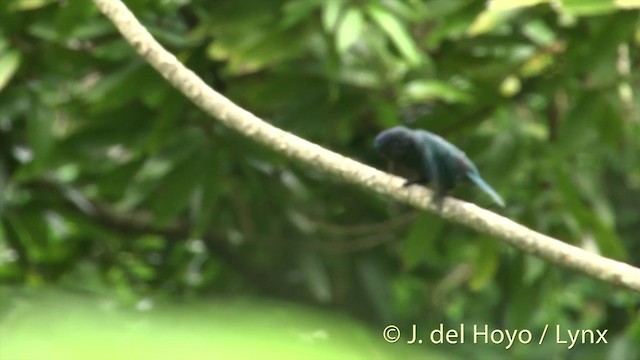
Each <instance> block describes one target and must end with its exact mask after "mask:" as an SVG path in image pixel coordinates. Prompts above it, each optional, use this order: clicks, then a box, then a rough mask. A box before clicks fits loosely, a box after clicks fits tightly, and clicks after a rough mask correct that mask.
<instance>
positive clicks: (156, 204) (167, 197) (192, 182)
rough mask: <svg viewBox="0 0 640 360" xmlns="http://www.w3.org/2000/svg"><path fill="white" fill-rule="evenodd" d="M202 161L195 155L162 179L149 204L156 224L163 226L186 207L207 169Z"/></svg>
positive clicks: (199, 155) (200, 156)
mask: <svg viewBox="0 0 640 360" xmlns="http://www.w3.org/2000/svg"><path fill="white" fill-rule="evenodd" d="M202 160H203V156H202V154H201V153H199V154H195V156H192V157H189V158H186V159H185V160H184V161H183V162H182V163H180V164H177V166H175V167H174V168H173V169H172V171H171V172H170V173H169V174H167V175H166V176H164V177H163V179H162V182H161V183H160V184H159V186H158V187H157V188H156V191H155V194H153V196H152V197H151V204H150V206H151V209H152V210H153V214H154V216H155V219H156V221H157V223H159V224H165V223H166V222H167V221H169V220H171V219H172V218H173V217H174V216H176V215H177V214H179V213H180V212H182V211H183V210H184V209H185V208H186V207H187V205H188V204H189V202H190V201H191V200H192V196H193V194H194V191H196V189H197V187H198V186H199V184H200V183H201V180H202V176H203V175H204V172H205V170H206V167H207V164H206V163H204V162H203V161H202Z"/></svg>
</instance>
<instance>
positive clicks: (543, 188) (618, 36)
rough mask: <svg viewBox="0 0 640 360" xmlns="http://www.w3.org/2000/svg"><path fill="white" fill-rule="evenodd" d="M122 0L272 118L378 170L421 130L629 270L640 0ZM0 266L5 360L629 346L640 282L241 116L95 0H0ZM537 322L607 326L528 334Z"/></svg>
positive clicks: (528, 216) (513, 199)
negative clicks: (331, 173) (539, 253)
mask: <svg viewBox="0 0 640 360" xmlns="http://www.w3.org/2000/svg"><path fill="white" fill-rule="evenodd" d="M126 3H127V5H128V6H129V7H130V8H131V9H132V11H133V12H134V13H135V14H136V16H138V18H139V19H140V20H141V21H142V23H143V24H144V25H145V26H147V27H148V29H149V30H150V31H151V33H152V34H153V35H154V36H155V37H156V38H157V39H158V40H159V41H160V42H161V43H162V44H163V45H164V46H166V47H167V49H168V50H169V51H171V52H172V53H174V54H175V55H176V56H177V57H178V58H179V59H180V60H181V61H182V62H183V63H185V64H186V65H187V66H188V67H189V68H190V69H192V70H193V71H195V72H196V73H197V74H198V75H199V76H201V77H202V78H203V79H204V80H205V81H206V82H207V83H209V84H211V86H212V87H214V88H215V89H216V90H218V91H220V92H221V93H223V94H224V95H225V96H227V97H229V98H230V99H232V100H233V101H235V102H237V103H238V104H239V105H240V106H242V107H244V108H246V109H248V110H250V111H251V112H253V113H255V114H256V115H258V116H260V117H262V118H264V119H266V120H267V121H269V122H270V123H272V124H274V125H275V126H277V127H280V128H282V129H284V130H287V131H291V132H292V133H295V134H297V135H299V136H301V137H303V138H305V139H308V140H310V141H312V142H315V143H317V144H319V145H321V146H324V147H327V148H329V149H331V150H334V151H337V152H339V153H341V154H344V155H346V156H350V157H352V158H355V159H357V160H359V161H362V162H364V163H366V164H370V165H372V166H376V167H378V168H380V169H387V165H386V164H385V162H384V160H383V159H382V158H381V157H380V156H379V155H378V154H376V153H375V151H374V150H373V149H372V140H373V138H374V137H375V135H376V134H377V133H378V132H379V131H381V130H382V129H385V128H387V127H390V126H394V125H398V124H406V125H408V126H411V127H416V128H424V129H428V130H431V131H433V132H436V133H439V134H441V135H443V136H444V137H446V138H447V139H449V140H450V141H452V142H453V143H455V144H457V145H458V146H459V147H461V148H462V149H464V150H465V151H466V152H467V154H468V155H469V156H470V157H471V158H472V159H473V160H474V161H475V162H476V164H477V165H478V167H479V168H480V170H481V172H482V174H483V177H484V178H485V179H486V180H487V181H488V182H489V183H490V184H492V185H493V187H494V188H495V189H496V190H497V191H498V192H499V193H500V194H501V195H502V196H503V197H504V198H505V200H506V202H507V207H506V208H505V209H504V210H503V209H499V212H500V213H502V214H503V215H505V216H507V217H509V218H511V219H513V220H515V221H518V222H520V223H522V224H524V225H526V226H529V227H531V228H532V229H535V230H536V231H540V232H543V233H545V234H548V235H550V236H554V237H557V238H560V239H563V240H565V241H570V242H571V243H572V244H574V245H576V246H580V247H583V248H586V249H588V250H590V251H594V252H598V253H601V254H602V255H604V256H607V257H611V258H614V259H617V260H620V261H625V262H628V263H630V264H633V265H635V266H640V239H639V237H638V234H640V166H639V164H640V72H638V68H639V67H640V46H639V45H640V16H639V12H638V8H640V3H639V2H637V1H629V0H628V1H613V0H588V1H587V0H560V1H541V0H527V1H525V0H512V1H506V0H494V1H479V0H453V1H452V0H424V1H418V0H358V1H357V0H327V1H320V0H270V1H264V0H244V1H231V0H191V1H183V0H163V1H151V0H146V1H143V0H135V1H134V0H131V1H127V2H126ZM454 195H455V196H457V197H460V198H463V199H466V200H469V201H473V202H476V203H478V204H480V205H481V206H488V207H492V205H491V203H490V202H489V201H488V200H487V198H486V197H484V196H483V195H482V194H481V193H480V192H479V191H477V190H476V189H474V188H472V187H471V186H463V187H460V188H458V189H456V191H455V193H454ZM0 282H1V283H2V284H3V285H2V287H1V288H0V289H1V291H0V295H1V296H0V358H1V359H45V358H46V359H57V358H60V359H72V358H78V359H87V358H96V359H97V358H105V359H107V358H109V359H113V358H122V359H126V358H130V359H144V358H157V359H165V358H166V359H170V358H185V359H199V358H203V359H207V358H257V357H259V358H278V359H281V358H292V359H294V358H318V359H324V358H328V359H334V358H339V359H342V358H381V359H387V358H398V359H401V358H407V357H410V358H427V359H459V358H472V359H476V358H477V359H484V358H489V357H491V358H515V359H539V358H547V359H616V360H617V359H621V360H624V359H638V358H640V345H639V344H640V315H639V309H640V295H639V294H634V293H632V292H630V291H626V290H622V289H618V288H615V287H612V286H610V285H607V284H605V283H603V282H600V281H596V280H594V279H591V278H588V277H586V276H584V275H582V274H577V273H574V272H571V271H567V270H565V269H563V268H559V267H557V266H551V265H549V264H547V263H545V262H544V261H541V260H539V259H537V258H533V257H531V256H526V255H523V254H522V253H521V252H519V251H517V250H514V249H512V248H510V247H508V246H506V245H504V244H502V243H500V242H498V241H496V240H495V239H492V238H489V237H487V236H484V235H482V234H478V233H475V232H473V231H471V230H469V229H467V228H463V227H460V226H458V225H455V224H450V223H447V222H444V221H442V220H441V219H440V218H438V217H437V216H434V215H432V214H428V213H423V212H420V211H417V210H415V209H411V208H409V207H406V206H404V205H401V204H397V203H394V202H392V201H389V200H387V199H384V198H382V197H380V196H377V195H374V194H372V193H371V192H369V191H367V190H364V189H359V188H357V187H355V186H352V185H347V184H344V183H342V182H341V181H339V180H337V179H334V178H331V177H328V176H327V175H325V174H323V173H320V172H318V171H317V170H316V169H314V168H313V167H312V166H308V165H304V164H300V163H296V162H293V161H290V160H288V159H286V158H283V157H282V156H280V155H278V154H276V153H275V152H273V151H271V150H269V149H264V148H262V147H261V146H260V145H258V144H256V143H253V142H252V141H249V140H247V139H244V138H242V137H240V136H238V135H236V134H235V133H233V132H231V131H229V130H227V129H226V128H224V127H223V126H221V125H219V124H218V123H216V121H214V120H212V119H210V118H207V116H205V115H204V114H203V113H202V112H201V111H199V110H197V109H196V108H195V107H194V105H192V104H191V103H189V102H188V101H187V100H185V98H184V97H183V96H182V95H181V94H179V93H178V92H177V91H176V90H174V89H172V88H171V87H170V86H169V85H168V84H167V83H166V82H165V81H164V80H163V79H162V78H161V77H160V76H159V75H158V74H157V73H155V71H154V70H152V69H151V68H150V67H149V66H148V65H147V64H146V63H145V62H144V61H143V60H142V59H141V58H140V57H138V56H137V55H136V54H135V53H134V51H133V50H132V48H131V47H130V46H129V45H128V44H127V43H126V42H125V41H123V40H122V39H121V36H120V35H119V33H117V32H116V31H115V29H114V27H113V26H112V25H111V24H110V22H109V21H108V20H107V19H106V18H105V17H103V16H102V15H101V14H100V13H99V12H98V10H97V8H95V6H94V5H93V3H92V2H90V1H57V0H4V1H2V4H0ZM390 324H394V325H397V326H398V327H399V329H400V330H401V334H402V335H401V339H400V340H399V341H398V342H397V343H394V344H389V343H387V342H385V341H384V339H383V337H382V330H383V329H384V328H385V327H386V326H387V325H390ZM413 324H416V325H417V326H418V328H419V329H421V331H424V334H426V333H428V331H429V330H432V329H436V328H438V326H439V325H440V324H443V325H444V327H445V329H446V328H459V327H460V324H465V326H466V327H467V329H470V328H471V327H472V326H473V324H480V325H484V324H488V325H489V326H490V328H492V329H493V328H497V329H504V330H509V331H513V330H517V329H527V330H529V331H531V333H532V334H533V335H534V340H533V342H532V343H531V344H517V343H516V344H515V345H514V346H513V347H512V348H511V349H509V350H505V345H506V344H505V343H503V344H498V345H491V344H488V345H485V344H473V343H472V342H470V341H469V339H470V338H469V337H468V338H467V339H468V340H467V342H466V343H465V344H464V345H460V344H459V345H450V346H447V345H433V344H430V342H429V341H425V342H424V343H423V344H422V345H413V346H411V345H407V344H406V341H407V340H409V337H408V336H409V335H408V334H410V333H411V326H412V325H413ZM547 324H549V325H550V326H552V327H555V325H560V326H562V328H563V329H567V330H572V331H576V330H582V329H591V330H595V329H600V330H604V329H606V330H608V333H607V337H606V338H607V341H608V344H594V345H588V344H577V345H576V346H575V347H574V348H573V349H571V350H569V349H567V347H568V345H567V344H556V341H555V338H554V337H552V336H550V335H548V336H549V337H548V338H547V341H545V342H544V343H543V344H542V345H538V344H537V340H538V337H539V336H540V334H541V333H542V331H543V329H544V327H545V325H547ZM468 336H470V335H468ZM248 339H250V340H248ZM424 339H425V340H426V339H428V337H427V336H425V337H424Z"/></svg>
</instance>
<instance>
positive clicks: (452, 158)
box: [374, 126, 504, 206]
mask: <svg viewBox="0 0 640 360" xmlns="http://www.w3.org/2000/svg"><path fill="white" fill-rule="evenodd" d="M374 146H375V148H376V149H377V150H378V151H379V152H381V153H382V154H383V155H384V156H385V157H387V158H388V159H389V160H390V161H392V162H393V163H395V164H398V165H400V166H403V167H405V168H409V169H412V170H413V171H414V172H415V173H416V175H417V177H416V178H413V179H409V180H407V182H406V184H405V185H411V184H416V183H426V184H429V185H431V186H432V187H433V188H434V192H435V200H436V202H438V203H440V202H442V199H443V198H444V196H445V195H446V194H447V193H448V192H449V191H450V190H452V189H453V188H454V187H455V185H456V184H457V183H458V182H460V181H462V180H465V179H466V180H469V181H471V182H473V183H474V184H475V185H476V186H477V187H479V188H480V189H481V190H482V191H484V192H485V193H487V194H488V195H489V196H490V197H491V198H492V199H493V201H494V202H495V203H496V204H498V205H499V206H504V201H503V200H502V197H500V195H498V193H496V191H495V190H493V188H492V187H491V186H490V185H489V184H487V183H486V182H485V181H484V180H483V179H482V177H481V176H480V172H479V171H478V168H477V167H476V166H475V164H474V163H473V162H472V161H471V160H470V159H469V158H468V157H467V156H466V154H465V153H464V152H463V151H462V150H460V149H458V148H457V147H456V146H455V145H453V144H452V143H450V142H448V141H447V140H445V139H443V138H442V137H440V136H438V135H436V134H433V133H431V132H429V131H426V130H411V129H409V128H406V127H404V126H396V127H393V128H391V129H387V130H385V131H383V132H381V133H380V134H378V136H377V137H376V139H375V142H374Z"/></svg>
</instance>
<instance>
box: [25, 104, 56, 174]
mask: <svg viewBox="0 0 640 360" xmlns="http://www.w3.org/2000/svg"><path fill="white" fill-rule="evenodd" d="M55 117H56V112H55V111H54V110H53V109H50V108H44V105H41V104H38V105H36V106H35V107H34V108H33V109H32V111H31V114H29V118H28V120H27V140H28V142H29V146H30V147H31V150H32V151H33V166H34V167H35V168H36V169H37V170H36V171H38V170H43V169H44V168H45V167H46V165H47V160H48V159H49V158H50V156H51V149H52V148H53V145H54V138H53V122H54V121H55Z"/></svg>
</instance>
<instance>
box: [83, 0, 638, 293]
mask: <svg viewBox="0 0 640 360" xmlns="http://www.w3.org/2000/svg"><path fill="white" fill-rule="evenodd" d="M93 2H94V3H95V4H96V5H97V6H98V8H100V10H101V11H102V12H103V13H104V14H105V15H106V16H107V17H108V18H109V19H110V20H111V21H112V22H113V24H114V25H115V26H116V27H117V28H118V30H119V31H120V32H121V33H122V35H123V36H124V38H125V39H126V40H127V41H128V42H129V43H130V44H131V45H132V46H133V47H134V48H135V50H136V51H137V52H138V54H140V56H142V57H143V58H144V59H145V60H146V61H147V62H148V63H149V64H150V65H151V66H153V67H154V68H155V69H156V70H157V71H158V72H159V73H160V74H161V75H162V76H163V77H165V78H166V79H167V80H168V81H169V82H170V83H171V84H172V85H173V86H174V87H176V88H177V89H179V90H180V91H181V92H182V93H183V94H184V95H185V96H186V97H187V98H189V100H191V101H192V102H193V103H194V104H196V105H197V106H198V107H200V108H201V109H202V110H204V111H205V112H206V113H208V114H209V115H211V116H212V117H214V118H216V119H218V120H219V121H220V122H222V123H223V124H224V125H226V126H227V127H229V128H231V129H234V130H236V131H238V132H239V133H241V134H243V135H244V136H246V137H248V138H251V139H253V140H255V141H257V142H259V143H261V144H263V145H264V146H266V147H269V148H271V149H274V150H275V151H278V152H280V153H282V154H283V155H285V156H287V157H289V158H292V159H296V160H298V161H301V162H303V163H306V164H310V165H313V166H314V168H318V169H320V170H321V171H324V172H326V173H328V174H331V175H333V176H336V177H338V178H340V179H342V180H344V181H346V182H349V183H352V184H355V185H358V186H361V187H363V188H367V189H370V190H371V191H373V192H376V193H378V194H382V195H385V196H388V197H390V198H393V199H395V200H397V201H401V202H403V203H406V204H410V205H412V206H415V207H417V208H420V209H425V210H429V211H432V212H437V209H436V207H435V205H434V204H433V203H432V202H431V201H430V200H429V199H431V191H429V190H428V189H426V188H422V187H411V188H403V187H402V184H403V179H401V178H399V177H396V176H391V175H388V174H386V173H384V172H381V171H378V170H376V169H373V168H371V167H369V166H366V165H363V164H361V163H359V162H357V161H354V160H352V159H349V158H347V157H344V156H342V155H340V154H337V153H335V152H332V151H330V150H327V149H325V148H322V147H320V146H319V145H316V144H313V143H310V142H308V141H306V140H304V139H302V138H299V137H297V136H295V135H293V134H291V133H288V132H286V131H283V130H281V129H278V128H276V127H274V126H272V125H270V124H268V123H266V122H265V121H263V120H261V119H259V118H258V117H256V116H255V115H253V114H251V113H250V112H248V111H247V110H244V109H242V108H240V107H239V106H237V105H236V104H234V103H233V102H231V101H230V100H229V99H227V98H225V97H224V96H222V95H221V94H219V93H217V92H216V91H214V90H213V89H211V88H210V87H208V86H207V84H205V83H204V82H203V81H202V79H200V78H199V77H198V76H197V75H196V74H194V73H193V72H192V71H190V70H189V69H187V68H186V67H185V66H184V65H182V63H180V62H179V61H178V60H177V59H176V57H175V56H174V55H172V54H171V53H169V52H168V51H167V50H165V49H164V48H163V47H162V46H161V45H160V44H159V43H158V42H157V41H156V40H155V39H154V38H153V37H152V36H151V34H149V32H148V31H147V30H146V29H145V28H144V27H143V26H142V25H141V24H140V22H138V20H137V19H136V18H135V16H134V15H133V14H132V13H131V12H130V11H129V9H127V7H126V6H125V5H124V4H123V3H122V2H121V1H120V0H93ZM437 213H438V214H439V215H440V216H442V217H443V218H445V219H447V220H449V221H453V222H456V223H459V224H463V225H466V226H468V227H470V228H473V229H475V230H477V231H479V232H481V233H485V234H489V235H491V236H494V237H496V238H498V239H500V240H502V241H504V242H506V243H508V244H510V245H512V246H514V247H516V248H518V249H521V250H522V251H524V252H526V253H529V254H532V255H535V256H538V257H540V258H542V259H545V260H547V261H550V262H552V263H555V264H558V265H561V266H564V267H567V268H570V269H573V270H577V271H579V272H582V273H584V274H587V275H589V276H591V277H594V278H597V279H600V280H603V281H606V282H608V283H611V284H615V285H620V286H623V287H626V288H628V289H632V290H635V291H637V292H640V269H638V268H635V267H633V266H631V265H628V264H625V263H622V262H618V261H615V260H611V259H608V258H605V257H602V256H600V255H598V254H595V253H591V252H588V251H585V250H583V249H580V248H578V247H575V246H572V245H569V244H567V243H564V242H562V241H560V240H557V239H554V238H551V237H549V236H546V235H543V234H540V233H537V232H535V231H533V230H531V229H529V228H527V227H525V226H522V225H520V224H518V223H516V222H514V221H511V220H509V219H507V218H505V217H503V216H500V215H498V214H495V213H493V212H491V211H488V210H485V209H483V208H480V207H478V206H476V205H473V204H470V203H467V202H464V201H460V200H456V199H452V198H447V200H446V201H445V202H444V204H443V208H442V211H440V212H437Z"/></svg>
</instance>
